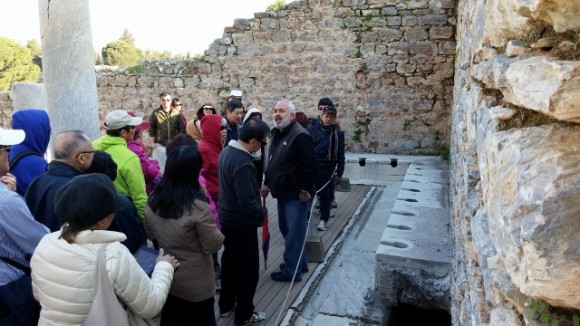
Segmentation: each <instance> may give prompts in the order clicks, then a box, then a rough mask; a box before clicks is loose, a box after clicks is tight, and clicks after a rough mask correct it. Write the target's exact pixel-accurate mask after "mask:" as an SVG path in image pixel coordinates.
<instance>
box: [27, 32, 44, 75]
mask: <svg viewBox="0 0 580 326" xmlns="http://www.w3.org/2000/svg"><path fill="white" fill-rule="evenodd" d="M26 47H27V48H28V49H29V50H30V54H32V62H34V63H35V64H36V65H37V66H39V67H40V69H41V70H42V52H41V51H40V44H38V41H37V40H35V39H31V40H28V42H26Z"/></svg>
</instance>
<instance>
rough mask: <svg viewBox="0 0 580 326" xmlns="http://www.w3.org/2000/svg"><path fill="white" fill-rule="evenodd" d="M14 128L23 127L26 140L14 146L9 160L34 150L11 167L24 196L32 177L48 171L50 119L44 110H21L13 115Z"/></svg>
mask: <svg viewBox="0 0 580 326" xmlns="http://www.w3.org/2000/svg"><path fill="white" fill-rule="evenodd" d="M12 129H22V130H24V132H25V133H26V138H24V141H23V142H22V143H20V144H18V145H14V146H12V149H11V150H10V155H9V156H8V160H9V161H10V160H12V159H13V158H14V157H16V156H17V155H18V154H19V153H22V152H24V151H33V152H34V153H35V154H30V155H26V156H24V157H22V158H21V159H20V160H18V162H17V163H16V165H15V166H13V167H11V168H10V173H12V174H13V175H14V176H15V177H16V189H17V192H18V193H19V194H20V195H22V196H24V193H25V192H26V189H27V188H28V185H29V184H30V182H32V179H34V178H35V177H36V176H38V175H40V174H42V173H44V171H46V165H47V162H46V159H45V158H44V153H46V149H47V147H48V141H49V140H50V130H51V129H50V119H49V118H48V113H46V111H44V110H21V111H16V112H14V114H13V115H12Z"/></svg>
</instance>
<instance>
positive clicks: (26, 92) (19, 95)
mask: <svg viewBox="0 0 580 326" xmlns="http://www.w3.org/2000/svg"><path fill="white" fill-rule="evenodd" d="M10 97H11V98H12V107H13V108H14V111H15V112H16V111H18V110H23V109H43V110H46V99H45V97H44V85H42V84H37V83H14V84H12V86H11V87H10Z"/></svg>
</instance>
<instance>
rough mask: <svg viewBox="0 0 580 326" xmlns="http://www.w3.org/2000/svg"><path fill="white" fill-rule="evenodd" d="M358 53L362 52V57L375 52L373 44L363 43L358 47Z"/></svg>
mask: <svg viewBox="0 0 580 326" xmlns="http://www.w3.org/2000/svg"><path fill="white" fill-rule="evenodd" d="M360 53H361V54H362V56H363V58H366V57H368V56H371V55H374V54H375V45H374V44H363V45H361V47H360Z"/></svg>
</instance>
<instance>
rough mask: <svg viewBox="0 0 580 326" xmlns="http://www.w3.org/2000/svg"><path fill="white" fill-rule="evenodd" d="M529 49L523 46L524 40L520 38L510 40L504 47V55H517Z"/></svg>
mask: <svg viewBox="0 0 580 326" xmlns="http://www.w3.org/2000/svg"><path fill="white" fill-rule="evenodd" d="M529 51H530V49H529V48H527V47H526V46H524V42H522V41H520V40H511V41H509V42H508V44H507V46H506V48H505V55H507V56H508V57H518V56H521V55H523V54H524V53H527V52H529Z"/></svg>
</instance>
